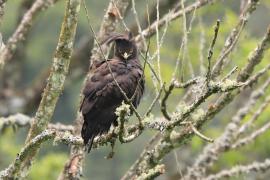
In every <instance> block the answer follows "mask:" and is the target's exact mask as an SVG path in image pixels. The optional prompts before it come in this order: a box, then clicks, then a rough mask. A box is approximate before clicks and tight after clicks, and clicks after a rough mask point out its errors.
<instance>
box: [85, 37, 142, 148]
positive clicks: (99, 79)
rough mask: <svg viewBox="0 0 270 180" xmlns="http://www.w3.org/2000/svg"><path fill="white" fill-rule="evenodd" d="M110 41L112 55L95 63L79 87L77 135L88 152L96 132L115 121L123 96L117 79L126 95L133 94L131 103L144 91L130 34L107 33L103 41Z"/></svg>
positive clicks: (134, 102) (105, 131)
mask: <svg viewBox="0 0 270 180" xmlns="http://www.w3.org/2000/svg"><path fill="white" fill-rule="evenodd" d="M111 42H115V46H114V57H113V58H112V59H108V60H103V61H101V62H99V63H98V64H96V65H95V69H94V71H93V74H92V76H91V77H89V78H88V80H87V83H86V86H85V88H84V90H83V94H84V99H83V102H82V104H81V108H80V111H81V112H82V115H83V119H84V122H83V126H82V130H81V136H82V138H83V140H84V144H85V145H86V146H87V147H88V152H90V150H91V147H92V144H93V140H94V138H95V137H96V136H98V135H101V134H103V133H107V132H108V131H109V129H110V127H111V125H114V126H117V124H118V123H117V116H116V114H115V110H116V108H117V107H119V106H120V105H121V103H122V101H125V98H124V96H123V93H121V91H120V88H119V87H118V86H117V83H118V85H119V86H120V87H121V89H122V90H123V91H124V92H125V94H126V96H127V97H128V98H132V97H133V96H134V98H133V100H132V104H133V105H134V107H137V106H138V105H139V103H140V99H141V97H142V95H143V91H144V75H143V69H142V66H141V64H140V61H139V59H138V51H137V46H136V44H135V42H134V40H133V39H132V35H130V34H129V35H125V34H118V35H111V36H110V37H108V38H107V40H106V43H107V44H109V43H111ZM109 67H110V68H109ZM110 69H111V70H110ZM115 81H116V82H117V83H116V82H115Z"/></svg>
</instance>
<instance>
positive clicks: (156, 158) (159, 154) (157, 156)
mask: <svg viewBox="0 0 270 180" xmlns="http://www.w3.org/2000/svg"><path fill="white" fill-rule="evenodd" d="M269 36H270V34H269V29H268V30H267V33H266V34H265V36H264V38H263V40H262V41H261V42H260V44H259V45H258V46H257V48H256V49H255V50H254V51H252V53H251V57H253V58H248V60H249V61H248V63H247V64H246V66H245V68H244V69H243V70H242V71H240V73H239V75H238V77H237V79H241V82H244V81H246V80H247V79H248V78H249V77H250V75H251V73H252V72H253V70H254V67H255V66H256V65H257V64H258V63H259V62H261V60H262V59H263V54H264V52H265V51H266V50H267V49H268V48H269V47H268V46H267V44H268V43H269ZM255 62H256V63H255ZM267 69H268V68H264V69H263V70H262V71H260V72H258V73H257V74H255V75H254V77H251V78H250V80H249V81H248V82H247V83H245V85H244V86H243V88H244V87H247V86H248V85H250V84H253V83H254V82H256V80H257V78H259V77H261V75H262V74H264V73H265V72H266V71H267ZM243 72H248V73H243ZM210 84H211V83H210ZM240 89H241V88H239V90H236V91H234V93H232V92H227V93H225V94H224V95H223V97H221V99H220V100H219V101H218V102H217V103H216V104H214V105H213V106H211V107H209V108H208V110H207V111H206V112H204V113H201V114H200V115H199V116H198V117H197V119H195V124H194V126H195V127H196V128H200V127H201V126H202V125H203V124H204V123H205V122H206V121H207V120H209V119H211V118H212V117H213V116H215V115H216V114H217V113H218V112H219V111H221V110H222V109H223V108H224V107H225V106H226V105H227V104H229V103H230V102H231V101H232V100H233V98H234V97H235V96H236V95H237V94H239V93H240V92H241V91H240ZM208 96H209V90H208V91H206V93H204V94H202V95H201V97H199V98H198V99H197V100H196V102H195V103H193V105H191V106H190V107H189V108H188V110H186V112H187V113H182V115H181V114H180V116H179V117H180V118H179V119H178V118H177V119H176V121H174V122H173V124H172V127H174V125H175V124H174V123H176V124H178V123H180V122H181V121H182V120H183V118H184V117H185V115H186V116H188V115H189V114H190V113H191V112H193V110H194V109H193V108H196V107H198V105H200V104H201V103H202V102H203V101H204V100H205V99H206V98H207V97H208ZM193 135H194V133H192V130H191V129H189V128H183V130H182V131H181V132H180V133H176V134H170V133H169V134H166V133H165V134H164V135H163V137H162V138H161V139H160V141H159V142H158V143H157V144H156V146H155V147H154V148H153V150H152V151H151V153H149V154H147V155H145V160H144V161H142V162H140V163H139V164H138V165H137V167H136V168H135V169H136V171H137V172H138V173H142V172H144V171H146V170H147V169H151V167H154V166H155V165H157V164H158V163H159V162H160V160H161V159H162V158H163V157H164V156H165V155H166V154H168V153H169V152H170V151H171V150H172V149H174V148H175V147H177V146H180V145H181V144H183V143H185V142H186V141H188V140H189V139H190V138H191V137H192V136H193ZM175 143H176V144H175Z"/></svg>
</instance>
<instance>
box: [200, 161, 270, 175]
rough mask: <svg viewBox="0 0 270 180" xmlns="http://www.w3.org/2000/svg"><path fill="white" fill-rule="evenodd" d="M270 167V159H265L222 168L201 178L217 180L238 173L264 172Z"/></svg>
mask: <svg viewBox="0 0 270 180" xmlns="http://www.w3.org/2000/svg"><path fill="white" fill-rule="evenodd" d="M269 168H270V160H269V159H265V160H264V161H263V162H253V163H251V164H248V165H236V166H235V167H233V168H232V169H229V170H223V171H221V172H219V173H217V174H213V175H210V176H208V177H206V178H204V179H203V180H217V179H222V178H225V177H226V178H228V177H232V176H236V175H239V174H247V173H250V172H257V173H259V172H265V171H267V170H269Z"/></svg>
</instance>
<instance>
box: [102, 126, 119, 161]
mask: <svg viewBox="0 0 270 180" xmlns="http://www.w3.org/2000/svg"><path fill="white" fill-rule="evenodd" d="M114 130H115V128H114V129H113V130H112V139H111V140H110V144H111V152H110V153H109V154H108V155H107V156H105V158H106V159H112V158H113V156H114V153H115V152H114V145H115V141H116V137H117V136H115V135H116V134H115V132H114Z"/></svg>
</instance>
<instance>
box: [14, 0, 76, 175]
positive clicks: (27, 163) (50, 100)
mask: <svg viewBox="0 0 270 180" xmlns="http://www.w3.org/2000/svg"><path fill="white" fill-rule="evenodd" d="M37 2H39V1H37ZM39 3H41V4H43V3H44V2H43V1H42V2H39ZM46 4H47V3H46ZM47 5H48V4H47ZM79 10H80V0H67V2H66V12H65V17H64V20H63V24H62V27H61V32H60V36H59V42H58V45H57V48H56V51H55V55H54V58H53V64H52V67H51V73H50V75H49V78H48V83H47V85H46V88H45V89H44V93H43V96H42V100H41V102H40V105H39V108H38V110H37V112H36V115H35V118H34V120H33V122H32V124H31V128H30V130H29V133H28V136H27V140H26V143H28V142H30V141H31V139H33V138H34V137H35V136H37V135H38V134H40V133H41V132H42V131H43V130H44V129H46V128H47V125H48V123H49V122H50V120H51V117H52V115H53V112H54V109H55V106H56V103H57V101H58V98H59V96H60V93H61V92H62V90H63V86H64V81H65V78H66V75H67V73H68V69H69V63H70V57H71V52H72V48H73V41H74V37H75V33H76V27H77V15H78V13H79ZM38 150H39V145H37V146H34V147H33V148H31V149H29V152H28V153H27V155H26V156H25V158H24V159H22V162H21V163H20V164H19V165H18V169H19V170H18V171H12V174H10V175H9V176H11V177H14V178H17V177H21V176H22V174H21V173H22V172H24V174H23V175H24V176H25V175H27V172H28V170H29V168H30V167H31V164H32V161H33V159H34V157H35V155H36V154H37V152H38Z"/></svg>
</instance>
